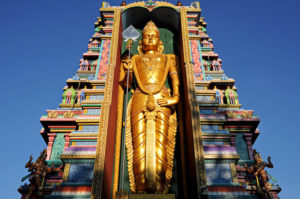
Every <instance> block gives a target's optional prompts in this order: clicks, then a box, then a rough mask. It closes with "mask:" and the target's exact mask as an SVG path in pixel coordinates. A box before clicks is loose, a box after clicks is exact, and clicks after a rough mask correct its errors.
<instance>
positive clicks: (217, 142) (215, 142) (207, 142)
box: [202, 141, 228, 146]
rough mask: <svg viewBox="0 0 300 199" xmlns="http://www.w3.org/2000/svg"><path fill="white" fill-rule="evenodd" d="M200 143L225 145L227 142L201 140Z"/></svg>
mask: <svg viewBox="0 0 300 199" xmlns="http://www.w3.org/2000/svg"><path fill="white" fill-rule="evenodd" d="M202 144H203V145H218V146H222V145H227V144H228V142H224V141H203V142H202Z"/></svg>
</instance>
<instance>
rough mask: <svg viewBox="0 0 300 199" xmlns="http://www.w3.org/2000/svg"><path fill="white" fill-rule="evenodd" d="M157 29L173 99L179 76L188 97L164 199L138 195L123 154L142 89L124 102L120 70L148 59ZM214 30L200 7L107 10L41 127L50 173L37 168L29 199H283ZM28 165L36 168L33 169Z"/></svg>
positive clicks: (142, 5) (27, 189) (179, 107)
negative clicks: (146, 50)
mask: <svg viewBox="0 0 300 199" xmlns="http://www.w3.org/2000/svg"><path fill="white" fill-rule="evenodd" d="M120 3H121V2H120ZM207 15H209V14H207ZM149 21H153V22H154V23H155V24H156V26H157V28H158V30H159V35H160V40H161V41H162V44H163V46H164V49H163V54H166V55H172V56H173V57H174V60H175V59H176V63H177V64H175V61H174V68H175V67H176V68H177V71H176V72H174V71H171V72H170V73H169V76H168V78H167V79H168V80H166V82H165V84H166V86H165V87H166V92H169V93H171V94H172V93H174V92H175V91H174V85H172V83H173V84H174V82H171V80H170V79H171V78H173V76H172V75H173V74H175V73H176V74H178V78H179V82H180V84H179V94H176V96H180V98H179V101H178V103H177V104H175V105H174V106H173V107H172V111H175V112H176V115H177V117H176V121H177V123H176V125H175V126H177V128H176V127H175V131H176V133H175V134H174V140H173V141H174V143H175V146H174V147H173V150H171V152H169V151H170V150H169V149H168V150H169V151H168V153H172V155H169V154H168V158H169V159H168V161H171V164H172V167H171V169H170V170H171V174H168V175H171V177H170V179H171V180H170V182H169V184H168V185H167V188H166V189H165V190H167V191H164V192H163V191H162V193H158V192H157V191H147V190H151V189H146V191H133V190H135V189H133V188H132V187H133V186H134V185H133V184H132V183H134V181H135V182H136V183H137V177H136V175H137V174H136V172H135V171H133V173H134V174H135V177H136V178H132V175H133V174H132V172H131V171H130V169H132V168H131V167H132V166H131V164H129V163H128V162H130V161H131V160H130V158H131V155H130V153H131V152H128V151H129V148H128V146H126V147H125V137H126V135H125V132H126V128H125V127H127V126H126V125H125V123H126V115H127V110H128V109H127V107H126V105H127V103H126V102H128V100H130V98H133V97H132V96H134V95H135V93H134V92H136V90H137V89H138V88H135V87H134V86H131V87H130V88H129V91H128V96H127V95H126V89H125V87H124V84H122V83H121V81H122V80H123V79H124V77H125V76H126V74H127V75H128V74H129V73H126V70H123V69H122V60H124V57H126V58H127V59H128V56H129V59H130V57H131V56H133V55H136V54H139V53H140V52H139V50H138V46H139V41H140V40H141V39H142V34H143V37H144V31H143V29H145V28H144V27H145V26H146V24H147V23H148V22H149ZM130 25H132V26H133V27H134V28H135V29H136V31H137V32H138V33H140V34H141V35H140V37H139V38H138V39H137V40H136V41H133V43H132V46H130V53H129V52H128V50H129V48H128V43H126V42H125V40H124V38H123V37H122V32H124V30H126V29H127V28H128V27H129V26H130ZM206 26H207V24H206V22H205V20H204V18H203V17H201V8H200V4H199V2H193V3H191V4H190V5H182V4H181V3H180V2H178V3H177V4H176V5H173V4H170V3H167V2H163V1H141V2H135V3H131V4H126V2H122V3H121V5H120V6H112V5H110V4H109V3H108V2H103V4H102V8H100V16H99V17H98V18H97V21H96V22H95V33H94V34H93V35H92V37H91V39H90V40H89V43H88V47H87V51H86V52H85V53H83V55H82V58H79V63H78V67H77V68H74V71H75V70H77V71H76V73H75V75H74V76H72V77H71V78H69V79H67V81H66V86H65V87H64V88H63V92H62V101H61V104H59V108H57V109H51V110H47V111H46V114H45V115H43V116H42V117H41V119H40V121H41V124H42V126H43V128H42V130H41V131H40V134H41V136H42V137H43V139H44V140H45V143H46V146H47V147H46V150H45V154H44V155H43V154H41V156H40V157H39V159H38V160H37V161H36V165H43V164H45V166H46V168H44V169H43V170H41V171H42V172H40V173H37V172H35V171H36V170H38V169H35V170H34V169H32V170H30V172H31V175H29V176H28V178H29V180H30V182H29V184H26V185H23V186H21V187H20V189H19V191H20V193H21V194H22V198H24V199H25V198H46V199H51V198H53V199H54V198H55V199H66V198H70V199H71V198H72V199H73V198H74V199H75V198H76V199H77V198H78V199H79V198H82V199H83V198H93V199H100V198H103V199H107V198H114V199H115V198H150V197H151V198H174V199H175V198H185V199H187V198H199V199H200V198H211V199H217V198H218V199H221V198H224V199H225V198H231V199H234V198H239V199H242V198H245V199H246V198H247V199H250V198H251V199H252V198H253V199H254V198H266V199H267V198H273V199H277V198H279V197H278V193H279V192H280V190H281V188H280V187H279V186H278V185H276V182H273V181H272V180H271V179H272V177H271V176H269V174H268V173H267V172H265V170H264V169H265V167H271V168H272V167H273V165H272V163H271V161H270V159H268V162H264V161H262V160H261V158H260V155H259V153H258V152H256V151H254V150H253V145H254V143H255V141H256V139H257V138H258V135H259V134H260V131H259V130H258V129H257V126H258V124H259V122H260V119H259V117H258V116H257V115H255V114H254V111H253V110H245V109H243V108H242V105H241V103H240V102H239V99H238V93H237V87H236V86H235V80H234V79H232V78H230V77H228V76H227V75H226V74H225V72H224V67H223V64H222V59H221V57H220V56H219V55H218V54H217V53H216V52H215V51H214V43H213V40H212V39H211V38H210V37H209V35H208V33H207V29H206ZM126 44H127V45H126ZM141 56H142V55H141ZM170 57H171V56H170ZM137 63H138V62H137ZM145 66H148V65H147V64H145ZM225 68H226V66H225ZM122 70H123V71H122ZM128 70H129V69H128ZM174 70H175V69H174ZM149 71H152V68H151V67H150V69H149ZM151 74H152V73H151ZM135 75H136V73H135ZM122 78H123V79H122ZM133 82H134V80H133ZM168 82H169V83H168ZM163 83H164V82H163ZM137 85H138V84H137ZM125 86H126V85H125ZM127 86H128V85H127ZM172 89H173V90H172ZM141 90H142V89H141ZM141 92H143V90H142V91H141ZM126 96H127V98H126ZM148 98H149V97H148ZM131 106H132V107H134V106H135V104H134V103H133V104H132V105H131ZM150 112H151V111H150ZM127 119H128V118H127ZM149 121H150V120H149ZM149 123H150V122H149ZM147 125H148V124H147ZM146 128H148V126H147V127H146ZM149 132H150V131H149ZM147 133H148V132H147V131H146V134H147ZM132 139H133V140H134V139H135V138H134V137H133V138H132ZM143 139H149V138H148V137H147V135H146V138H141V140H143ZM170 139H171V138H169V137H168V138H167V142H171V141H170ZM172 139H173V138H172ZM146 143H148V142H147V141H146ZM133 145H134V144H133ZM154 146H155V145H154ZM146 149H147V150H148V151H149V147H148V148H147V146H146ZM153 150H155V149H153ZM147 154H148V152H147V153H146V158H147ZM150 155H151V154H150ZM150 155H149V156H150ZM170 156H172V157H171V160H170ZM147 161H148V160H146V162H147ZM38 163H39V164H38ZM134 164H135V157H133V165H134ZM26 166H27V167H28V168H30V167H32V168H33V167H34V163H31V161H30V162H29V163H27V164H26ZM146 166H147V163H146ZM37 167H38V166H37ZM133 170H134V169H133ZM146 170H147V168H146ZM41 173H43V175H41ZM146 175H147V174H146ZM166 175H167V174H166ZM147 179H148V178H147V176H146V184H147ZM39 182H41V183H39ZM148 184H149V183H148Z"/></svg>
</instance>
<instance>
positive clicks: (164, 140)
mask: <svg viewBox="0 0 300 199" xmlns="http://www.w3.org/2000/svg"><path fill="white" fill-rule="evenodd" d="M169 117H170V110H168V109H166V110H165V111H164V112H158V113H157V117H156V121H155V130H156V131H155V145H156V192H161V191H162V189H163V187H164V182H165V174H166V169H167V151H166V147H167V146H168V128H169Z"/></svg>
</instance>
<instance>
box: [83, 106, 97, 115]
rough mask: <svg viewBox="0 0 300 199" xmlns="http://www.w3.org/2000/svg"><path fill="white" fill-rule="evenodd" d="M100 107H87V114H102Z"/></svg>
mask: <svg viewBox="0 0 300 199" xmlns="http://www.w3.org/2000/svg"><path fill="white" fill-rule="evenodd" d="M100 113H101V109H100V108H93V109H87V113H86V114H85V115H100Z"/></svg>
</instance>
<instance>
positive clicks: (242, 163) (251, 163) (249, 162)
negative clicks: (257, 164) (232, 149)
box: [237, 160, 254, 166]
mask: <svg viewBox="0 0 300 199" xmlns="http://www.w3.org/2000/svg"><path fill="white" fill-rule="evenodd" d="M237 164H238V165H240V166H244V165H245V164H247V165H248V166H251V165H253V164H254V161H253V160H239V161H238V163H237Z"/></svg>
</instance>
